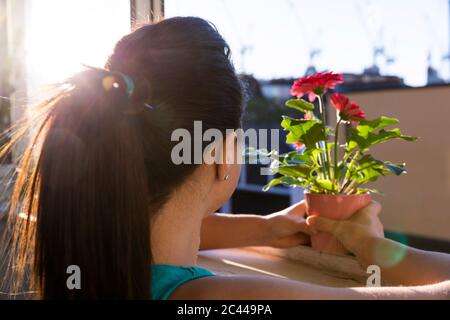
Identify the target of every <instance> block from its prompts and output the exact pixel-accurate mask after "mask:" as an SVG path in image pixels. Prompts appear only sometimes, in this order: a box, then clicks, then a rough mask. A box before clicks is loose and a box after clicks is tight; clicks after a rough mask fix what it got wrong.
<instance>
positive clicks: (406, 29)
mask: <svg viewBox="0 0 450 320" xmlns="http://www.w3.org/2000/svg"><path fill="white" fill-rule="evenodd" d="M165 10H166V17H171V16H176V15H183V16H186V15H194V16H200V17H203V18H205V19H207V20H209V21H211V22H213V23H214V24H215V25H216V26H217V27H218V29H219V31H220V32H221V33H222V35H223V36H224V37H225V39H226V40H227V41H228V42H229V44H230V46H231V48H232V50H233V52H234V61H235V64H236V67H237V68H238V69H239V70H244V71H246V72H249V73H253V74H254V75H255V76H256V77H259V78H265V79H270V78H274V77H290V76H295V77H297V76H300V75H302V74H303V73H304V72H305V69H306V67H307V66H308V64H309V61H310V59H309V52H310V51H311V50H312V49H317V48H321V49H322V52H321V54H320V55H318V56H317V57H316V58H315V60H314V62H315V65H316V67H317V69H319V70H324V69H328V70H334V71H338V72H355V73H360V72H362V71H363V69H364V68H365V67H367V66H370V65H371V64H372V62H373V48H374V46H380V45H381V46H384V47H385V52H386V56H387V57H389V58H394V59H395V60H394V61H392V63H390V64H389V63H387V61H386V60H387V59H386V58H383V57H379V58H378V63H379V66H380V67H381V72H382V74H395V75H399V76H401V77H404V78H405V81H406V83H407V84H409V85H414V86H421V85H424V84H425V83H426V70H427V66H428V61H427V58H428V54H429V53H431V59H432V60H431V61H432V65H433V66H434V67H435V68H437V69H438V70H439V72H440V73H441V75H442V76H443V77H445V78H446V79H447V78H449V76H450V75H449V68H450V67H449V63H448V61H447V60H443V56H445V55H446V54H448V52H449V37H450V36H449V9H448V0H339V1H336V0H315V1H311V0H277V1H273V0H189V1H186V0H166V2H165ZM244 47H249V48H250V49H249V50H247V53H246V55H245V59H242V55H241V54H240V51H241V49H242V48H244Z"/></svg>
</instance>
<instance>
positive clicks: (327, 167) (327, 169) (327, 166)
mask: <svg viewBox="0 0 450 320" xmlns="http://www.w3.org/2000/svg"><path fill="white" fill-rule="evenodd" d="M318 98H319V109H320V116H321V117H322V128H323V134H324V136H325V141H324V142H325V157H326V161H325V163H324V170H325V173H326V175H328V179H331V170H330V166H331V161H330V153H329V150H328V135H327V124H326V122H325V120H326V116H325V106H324V104H323V95H318Z"/></svg>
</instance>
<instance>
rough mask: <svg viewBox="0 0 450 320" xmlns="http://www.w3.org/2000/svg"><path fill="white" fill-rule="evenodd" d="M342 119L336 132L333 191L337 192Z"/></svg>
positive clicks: (337, 125) (337, 124)
mask: <svg viewBox="0 0 450 320" xmlns="http://www.w3.org/2000/svg"><path fill="white" fill-rule="evenodd" d="M340 124H341V119H339V121H338V122H337V123H336V129H335V130H334V170H333V191H335V184H336V182H337V184H338V186H337V189H338V190H339V180H338V179H337V173H338V146H339V125H340Z"/></svg>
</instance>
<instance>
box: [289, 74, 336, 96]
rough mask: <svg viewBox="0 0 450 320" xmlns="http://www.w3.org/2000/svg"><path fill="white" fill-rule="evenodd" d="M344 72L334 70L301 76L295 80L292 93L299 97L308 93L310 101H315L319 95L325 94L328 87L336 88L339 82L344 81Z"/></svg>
mask: <svg viewBox="0 0 450 320" xmlns="http://www.w3.org/2000/svg"><path fill="white" fill-rule="evenodd" d="M343 82H344V81H343V77H342V74H335V73H333V72H326V73H320V72H319V73H318V74H316V75H314V76H308V77H306V78H300V79H298V80H296V81H294V84H293V85H292V87H291V95H293V96H296V97H297V98H301V97H303V95H305V94H308V98H309V101H311V102H312V101H314V100H315V99H316V96H317V95H320V94H324V93H325V92H327V90H328V89H334V88H335V86H336V85H337V84H340V83H343Z"/></svg>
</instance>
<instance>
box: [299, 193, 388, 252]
mask: <svg viewBox="0 0 450 320" xmlns="http://www.w3.org/2000/svg"><path fill="white" fill-rule="evenodd" d="M380 211H381V205H380V204H379V203H378V202H375V201H372V202H371V203H370V204H369V205H368V206H367V207H365V208H363V209H361V210H359V211H358V212H357V213H355V214H354V215H353V216H352V217H350V218H349V219H347V220H339V221H338V220H332V219H327V218H323V217H318V216H311V217H308V219H307V224H308V226H309V232H310V233H311V234H314V233H316V232H318V231H323V232H329V233H332V234H333V235H334V236H335V237H336V238H338V240H339V241H341V242H342V244H343V245H344V247H346V248H347V249H348V250H349V251H351V252H352V253H354V254H355V255H356V256H357V257H359V256H361V254H362V252H363V251H364V244H365V243H367V241H368V240H370V239H374V238H383V237H384V230H383V225H382V224H381V222H380V220H379V218H378V214H379V213H380Z"/></svg>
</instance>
